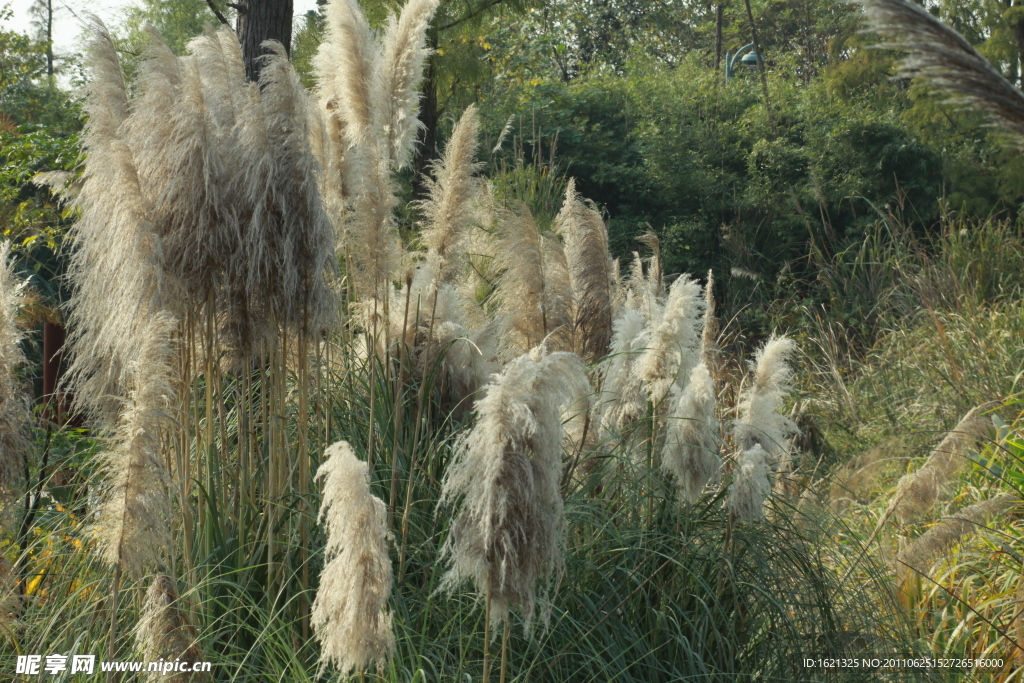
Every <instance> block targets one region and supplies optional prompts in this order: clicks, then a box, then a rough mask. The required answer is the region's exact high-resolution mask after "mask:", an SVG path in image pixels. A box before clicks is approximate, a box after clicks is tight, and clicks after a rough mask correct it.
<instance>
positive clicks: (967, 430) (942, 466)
mask: <svg viewBox="0 0 1024 683" xmlns="http://www.w3.org/2000/svg"><path fill="white" fill-rule="evenodd" d="M991 407H992V406H991V404H985V405H981V406H978V407H977V408H974V409H973V410H971V411H970V412H969V413H967V415H965V416H964V418H963V419H962V420H960V422H959V424H957V426H956V427H954V428H953V431H951V432H949V433H948V434H947V435H946V436H945V438H944V439H943V440H942V442H941V443H940V444H939V445H938V446H936V447H935V450H934V451H932V453H931V455H929V456H928V460H926V461H925V463H924V465H922V466H921V468H920V469H918V470H917V471H916V472H911V473H909V474H905V475H903V476H902V477H901V478H900V480H899V483H898V484H897V485H896V493H894V494H893V498H892V502H891V503H890V504H889V511H888V513H887V514H891V515H895V517H896V519H897V520H898V521H899V522H900V523H901V524H907V523H909V522H912V521H914V520H916V519H919V518H920V517H922V516H923V515H924V514H926V513H927V512H929V511H930V510H932V509H934V507H935V503H936V501H937V500H938V499H939V496H940V495H941V494H942V491H943V489H944V488H945V487H946V485H947V484H948V483H949V481H950V479H952V477H953V475H954V474H956V473H957V472H958V471H959V470H960V468H961V466H962V465H963V464H964V463H965V462H966V459H967V451H968V450H969V449H970V448H972V447H974V446H976V445H977V444H978V443H979V442H981V441H984V440H985V439H987V438H989V434H990V431H991V428H992V422H991V420H990V419H989V418H988V417H987V416H986V415H985V413H986V412H987V411H988V410H989V409H990V408H991Z"/></svg>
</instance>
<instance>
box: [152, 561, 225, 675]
mask: <svg viewBox="0 0 1024 683" xmlns="http://www.w3.org/2000/svg"><path fill="white" fill-rule="evenodd" d="M135 642H136V645H137V646H138V648H139V650H140V651H141V652H142V653H143V655H144V660H145V662H147V664H148V663H151V662H157V663H162V662H160V661H159V660H162V661H163V662H167V663H169V664H170V663H173V662H176V661H183V662H189V663H192V664H195V663H196V662H202V661H203V660H204V657H203V653H202V651H201V650H200V649H199V633H198V632H197V631H196V628H195V626H193V625H192V623H191V622H190V620H189V614H188V610H187V609H183V608H182V607H181V606H180V605H179V604H178V591H177V586H176V585H175V582H174V579H172V578H171V577H169V576H167V575H166V574H157V575H156V576H155V577H154V578H153V582H152V583H151V584H150V586H149V590H148V591H146V601H145V603H144V604H143V606H142V612H141V614H140V616H139V623H138V624H137V625H136V627H135ZM189 668H190V669H191V667H189ZM146 671H147V673H146V675H145V680H146V681H147V682H148V683H157V681H166V682H167V683H191V682H193V681H199V680H207V678H208V677H207V676H206V675H204V674H196V673H193V672H192V671H173V672H163V671H160V670H156V671H152V670H149V668H148V666H147V669H146ZM168 674H169V675H168Z"/></svg>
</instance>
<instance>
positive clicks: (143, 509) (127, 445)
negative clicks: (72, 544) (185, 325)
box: [90, 313, 177, 577]
mask: <svg viewBox="0 0 1024 683" xmlns="http://www.w3.org/2000/svg"><path fill="white" fill-rule="evenodd" d="M176 328H177V321H176V320H174V318H172V317H171V316H169V315H167V314H165V313H161V314H157V315H154V316H152V317H150V318H149V319H148V320H147V321H146V322H145V324H144V327H143V329H142V331H141V334H142V336H141V337H140V338H137V339H136V340H135V342H136V343H137V344H139V347H140V349H139V354H138V358H137V359H135V360H133V361H132V363H131V365H130V366H129V368H128V376H129V377H130V386H131V393H130V395H129V398H128V401H127V405H126V406H125V407H124V410H123V411H122V413H121V415H120V425H119V427H118V430H117V433H116V435H115V437H114V443H113V446H112V448H111V449H110V450H108V451H107V452H106V453H103V454H102V455H101V456H100V460H101V463H102V465H101V470H102V474H103V479H104V485H103V488H102V493H101V498H100V505H99V509H98V510H97V511H96V516H95V521H94V523H93V525H92V527H91V530H90V531H91V535H92V536H93V538H95V539H96V544H97V545H96V549H97V551H98V553H99V555H100V556H101V557H102V558H103V560H104V561H105V562H107V563H109V564H111V565H115V566H120V567H122V568H123V569H125V570H126V571H127V572H129V573H131V574H132V575H133V576H135V577H140V576H142V575H143V574H144V573H145V570H146V569H149V568H153V567H158V566H162V565H163V563H164V562H165V561H166V558H167V557H168V554H169V552H170V548H171V536H170V531H169V529H170V520H171V502H170V493H169V488H170V485H171V482H170V475H169V473H168V471H167V468H166V463H165V459H164V456H163V452H162V450H161V448H160V444H161V440H162V438H163V437H164V435H165V433H166V432H167V430H169V429H170V428H171V427H172V426H173V424H174V420H173V417H172V416H171V415H170V410H171V406H172V405H173V404H174V388H173V387H172V382H171V377H172V368H173V363H174V351H173V343H172V336H173V334H174V331H175V329H176Z"/></svg>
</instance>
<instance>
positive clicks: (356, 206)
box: [344, 145, 402, 300]
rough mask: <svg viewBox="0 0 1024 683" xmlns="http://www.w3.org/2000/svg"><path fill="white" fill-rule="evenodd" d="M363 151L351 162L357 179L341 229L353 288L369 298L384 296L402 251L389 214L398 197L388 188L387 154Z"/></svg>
mask: <svg viewBox="0 0 1024 683" xmlns="http://www.w3.org/2000/svg"><path fill="white" fill-rule="evenodd" d="M364 151H365V154H361V155H360V157H359V158H358V159H357V161H356V162H353V163H355V164H356V166H357V167H358V169H359V170H358V172H357V174H356V175H357V177H358V179H359V182H358V183H357V186H356V188H355V189H354V195H355V198H354V200H353V210H352V211H351V212H350V213H349V214H348V216H347V217H346V223H345V231H344V232H345V239H346V242H347V244H348V245H349V248H350V250H351V251H350V254H351V257H352V265H353V266H354V269H355V272H353V273H351V275H352V280H353V284H354V287H355V291H356V293H357V295H358V296H359V297H360V298H362V299H364V300H371V299H374V298H379V299H382V298H383V297H385V296H387V294H388V290H389V289H390V288H391V279H392V277H393V276H394V274H395V272H396V271H397V270H398V266H399V264H400V263H401V254H402V251H401V243H400V241H399V239H398V229H397V225H396V223H395V218H394V213H393V212H394V208H395V206H396V205H397V204H398V199H397V198H396V197H395V195H394V192H393V191H392V187H391V173H390V169H389V167H388V160H387V157H385V156H382V155H381V154H380V150H379V149H378V147H377V146H375V145H370V146H369V147H368V148H367V149H366V150H364Z"/></svg>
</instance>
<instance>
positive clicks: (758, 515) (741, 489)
mask: <svg viewBox="0 0 1024 683" xmlns="http://www.w3.org/2000/svg"><path fill="white" fill-rule="evenodd" d="M767 457H768V453H766V452H765V450H764V449H763V448H762V447H761V444H759V443H755V444H753V445H752V446H751V447H750V448H748V449H747V450H745V451H743V452H742V453H740V456H739V457H738V458H737V459H736V466H735V468H734V469H733V481H732V485H731V486H730V487H729V498H728V500H727V501H726V505H727V506H728V507H729V510H730V511H731V512H732V513H733V515H734V516H735V517H736V520H737V521H740V522H757V521H760V520H762V519H764V502H765V501H766V500H768V496H769V495H771V492H772V480H771V476H772V475H771V468H770V467H769V466H768V461H767Z"/></svg>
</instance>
